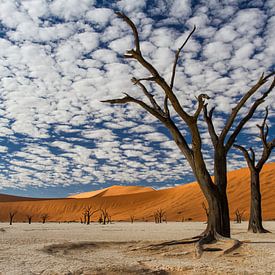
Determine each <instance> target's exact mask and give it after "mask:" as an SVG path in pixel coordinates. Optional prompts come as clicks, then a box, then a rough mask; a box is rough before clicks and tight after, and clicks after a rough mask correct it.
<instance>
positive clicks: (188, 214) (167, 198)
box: [0, 163, 275, 221]
mask: <svg viewBox="0 0 275 275" xmlns="http://www.w3.org/2000/svg"><path fill="white" fill-rule="evenodd" d="M249 177H250V176H249V171H248V169H246V168H244V169H240V170H236V171H232V172H229V173H228V198H229V203H230V215H231V218H232V219H234V212H235V210H236V209H239V210H240V211H245V214H244V217H245V218H247V217H248V215H249V200H250V188H249ZM274 179H275V163H269V164H266V165H265V167H264V168H263V171H262V173H261V191H262V200H263V201H262V204H263V218H264V219H265V220H272V219H275V200H274V197H275V180H274ZM127 190H128V191H129V192H128V193H127ZM142 190H143V191H142ZM99 191H100V192H99ZM99 191H93V192H91V193H90V194H92V197H89V198H87V197H84V198H83V197H81V196H83V194H82V195H81V194H80V196H77V195H76V196H74V197H75V198H64V199H43V200H42V199H41V200H40V199H35V200H31V199H29V198H27V199H26V198H20V197H12V196H8V195H1V196H0V209H1V211H0V221H7V220H8V215H9V212H10V211H17V214H16V216H15V221H16V220H17V221H24V220H26V215H28V214H32V215H34V217H33V220H34V221H38V220H41V218H40V216H41V215H42V214H48V215H49V220H50V221H80V218H81V215H82V213H83V210H84V208H85V206H88V205H90V206H92V207H93V208H94V209H100V208H106V209H107V210H108V212H109V214H110V215H111V216H112V220H129V219H130V216H134V217H135V219H137V220H145V221H146V220H153V214H154V212H155V211H156V210H157V209H159V208H161V209H163V210H164V211H166V214H167V219H168V220H174V221H181V220H182V219H185V220H188V219H192V220H195V221H202V220H205V213H204V210H203V208H202V202H203V195H202V193H201V191H200V189H199V186H198V184H197V183H189V184H185V185H181V186H177V187H174V188H168V189H164V190H158V191H156V190H154V189H150V188H149V189H148V188H145V189H142V188H136V189H135V188H129V187H121V186H113V187H110V188H106V189H104V190H99ZM139 191H140V192H139ZM86 195H87V194H86V193H84V196H86ZM7 198H8V199H7ZM99 215H100V211H98V212H97V213H95V214H94V216H93V217H92V220H94V221H95V220H97V219H98V217H99Z"/></svg>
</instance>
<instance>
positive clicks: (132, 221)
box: [130, 215, 135, 223]
mask: <svg viewBox="0 0 275 275" xmlns="http://www.w3.org/2000/svg"><path fill="white" fill-rule="evenodd" d="M130 221H131V223H134V221H135V216H133V215H131V216H130Z"/></svg>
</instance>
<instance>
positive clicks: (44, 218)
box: [41, 214, 49, 223]
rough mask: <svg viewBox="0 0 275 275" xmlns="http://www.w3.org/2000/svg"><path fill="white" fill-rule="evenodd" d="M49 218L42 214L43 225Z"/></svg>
mask: <svg viewBox="0 0 275 275" xmlns="http://www.w3.org/2000/svg"><path fill="white" fill-rule="evenodd" d="M48 218H49V215H48V214H42V215H41V219H42V223H46V220H47V219H48Z"/></svg>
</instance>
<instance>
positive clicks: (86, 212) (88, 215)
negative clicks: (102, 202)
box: [84, 205, 98, 225]
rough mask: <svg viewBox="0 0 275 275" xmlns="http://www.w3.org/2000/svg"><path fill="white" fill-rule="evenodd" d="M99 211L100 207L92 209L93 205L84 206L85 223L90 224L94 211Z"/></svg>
mask: <svg viewBox="0 0 275 275" xmlns="http://www.w3.org/2000/svg"><path fill="white" fill-rule="evenodd" d="M97 211H98V209H97V210H93V211H92V206H91V205H89V206H86V207H85V208H84V223H86V224H87V225H88V224H90V222H91V216H92V215H93V214H94V213H96V212H97Z"/></svg>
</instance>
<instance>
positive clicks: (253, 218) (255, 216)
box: [248, 170, 268, 233]
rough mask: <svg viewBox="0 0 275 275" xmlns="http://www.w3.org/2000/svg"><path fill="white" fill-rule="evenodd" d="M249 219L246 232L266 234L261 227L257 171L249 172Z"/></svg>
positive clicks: (260, 203)
mask: <svg viewBox="0 0 275 275" xmlns="http://www.w3.org/2000/svg"><path fill="white" fill-rule="evenodd" d="M250 179H251V181H250V192H251V197H250V217H249V224H248V231H250V232H253V233H266V232H268V231H267V230H265V229H264V228H263V225H262V198H261V191H260V173H259V172H258V171H257V170H253V171H250Z"/></svg>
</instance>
